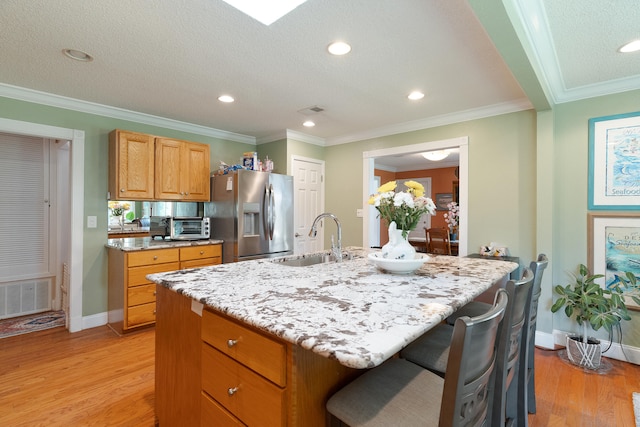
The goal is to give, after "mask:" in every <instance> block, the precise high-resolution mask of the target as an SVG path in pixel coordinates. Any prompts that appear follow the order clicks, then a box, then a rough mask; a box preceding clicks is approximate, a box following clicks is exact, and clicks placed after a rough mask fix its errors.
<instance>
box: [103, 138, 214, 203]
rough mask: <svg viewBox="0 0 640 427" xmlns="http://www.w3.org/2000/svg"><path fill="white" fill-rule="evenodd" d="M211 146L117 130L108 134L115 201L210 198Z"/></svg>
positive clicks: (110, 190)
mask: <svg viewBox="0 0 640 427" xmlns="http://www.w3.org/2000/svg"><path fill="white" fill-rule="evenodd" d="M209 172H210V163H209V146H208V145H207V144H200V143H197V142H190V141H180V140H176V139H169V138H162V137H156V136H153V135H147V134H142V133H136V132H129V131H123V130H118V129H116V130H114V131H112V132H111V133H110V134H109V192H110V195H111V199H113V200H177V201H185V202H203V201H208V200H209V187H210V184H209Z"/></svg>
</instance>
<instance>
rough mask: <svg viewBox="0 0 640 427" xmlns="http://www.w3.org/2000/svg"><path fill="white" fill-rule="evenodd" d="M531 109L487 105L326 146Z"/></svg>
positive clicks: (519, 104) (523, 103)
mask: <svg viewBox="0 0 640 427" xmlns="http://www.w3.org/2000/svg"><path fill="white" fill-rule="evenodd" d="M531 108H533V106H532V105H531V102H529V100H528V99H526V98H522V99H520V100H516V101H514V102H503V103H500V104H494V105H489V106H487V107H482V108H476V109H472V110H465V111H460V112H457V113H453V114H443V115H440V116H434V117H430V118H428V119H421V120H413V121H410V122H405V123H398V124H395V125H391V126H386V127H381V128H377V129H371V130H367V131H364V132H358V133H354V134H351V135H344V136H339V137H335V138H327V140H326V145H328V146H329V145H339V144H347V143H350V142H355V141H364V140H366V139H373V138H381V137H384V136H389V135H396V134H400V133H406V132H413V131H416V130H422V129H429V128H434V127H437V126H446V125H451V124H455V123H461V122H467V121H470V120H478V119H484V118H486V117H493V116H499V115H501V114H508V113H515V112H518V111H524V110H530V109H531Z"/></svg>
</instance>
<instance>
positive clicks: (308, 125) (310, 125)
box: [302, 120, 316, 128]
mask: <svg viewBox="0 0 640 427" xmlns="http://www.w3.org/2000/svg"><path fill="white" fill-rule="evenodd" d="M315 125H316V124H315V123H314V122H312V121H311V120H307V121H306V122H304V123H303V124H302V126H304V127H308V128H312V127H314V126H315Z"/></svg>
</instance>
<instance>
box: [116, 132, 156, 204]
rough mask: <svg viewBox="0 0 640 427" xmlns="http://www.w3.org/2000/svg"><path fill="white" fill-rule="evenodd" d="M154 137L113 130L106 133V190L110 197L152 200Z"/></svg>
mask: <svg viewBox="0 0 640 427" xmlns="http://www.w3.org/2000/svg"><path fill="white" fill-rule="evenodd" d="M154 147H155V144H154V137H153V136H151V135H146V134H141V133H135V132H127V131H120V130H114V131H113V132H111V133H110V134H109V192H110V193H111V198H112V199H113V200H153V197H154V187H153V183H154V170H155V163H154V161H155V155H154Z"/></svg>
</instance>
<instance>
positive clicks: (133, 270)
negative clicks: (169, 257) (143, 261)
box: [127, 262, 180, 286]
mask: <svg viewBox="0 0 640 427" xmlns="http://www.w3.org/2000/svg"><path fill="white" fill-rule="evenodd" d="M179 269H180V263H179V262H168V263H165V264H154V265H143V266H140V267H130V268H129V269H128V270H127V274H128V278H127V286H138V285H144V284H147V283H151V282H149V281H148V280H147V274H153V273H164V272H165V271H175V270H179Z"/></svg>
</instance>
